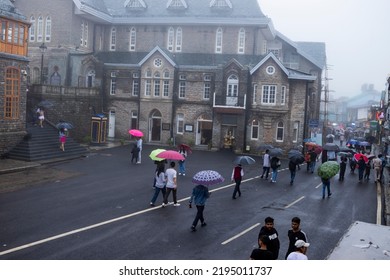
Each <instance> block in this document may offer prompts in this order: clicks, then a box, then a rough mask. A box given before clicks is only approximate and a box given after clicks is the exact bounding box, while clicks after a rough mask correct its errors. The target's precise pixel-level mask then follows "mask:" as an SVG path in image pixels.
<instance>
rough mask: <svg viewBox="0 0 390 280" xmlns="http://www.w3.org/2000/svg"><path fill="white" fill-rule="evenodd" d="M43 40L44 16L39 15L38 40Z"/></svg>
mask: <svg viewBox="0 0 390 280" xmlns="http://www.w3.org/2000/svg"><path fill="white" fill-rule="evenodd" d="M42 41H43V18H42V16H39V17H38V25H37V42H42Z"/></svg>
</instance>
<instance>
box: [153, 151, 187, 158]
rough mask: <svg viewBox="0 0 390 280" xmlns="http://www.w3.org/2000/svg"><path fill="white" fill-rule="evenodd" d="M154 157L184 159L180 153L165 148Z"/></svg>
mask: <svg viewBox="0 0 390 280" xmlns="http://www.w3.org/2000/svg"><path fill="white" fill-rule="evenodd" d="M156 157H158V158H163V159H170V160H185V157H184V156H183V155H182V154H181V153H179V152H176V151H173V150H166V151H163V152H161V153H158V154H157V155H156Z"/></svg>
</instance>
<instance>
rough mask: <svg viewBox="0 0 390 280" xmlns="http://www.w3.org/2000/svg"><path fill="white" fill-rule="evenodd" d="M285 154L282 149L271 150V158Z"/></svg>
mask: <svg viewBox="0 0 390 280" xmlns="http://www.w3.org/2000/svg"><path fill="white" fill-rule="evenodd" d="M282 154H283V150H282V149H281V148H273V149H270V150H269V155H270V156H271V157H276V156H281V155H282Z"/></svg>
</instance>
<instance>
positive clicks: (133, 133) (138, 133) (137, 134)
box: [129, 129, 144, 137]
mask: <svg viewBox="0 0 390 280" xmlns="http://www.w3.org/2000/svg"><path fill="white" fill-rule="evenodd" d="M129 134H130V135H131V136H134V137H142V136H144V133H143V132H142V131H141V130H138V129H130V130H129Z"/></svg>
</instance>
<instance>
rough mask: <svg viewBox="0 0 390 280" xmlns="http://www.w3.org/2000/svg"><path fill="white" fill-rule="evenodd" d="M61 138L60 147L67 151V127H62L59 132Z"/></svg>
mask: <svg viewBox="0 0 390 280" xmlns="http://www.w3.org/2000/svg"><path fill="white" fill-rule="evenodd" d="M59 138H60V149H61V150H62V151H63V152H65V143H66V128H63V127H61V128H60V132H59Z"/></svg>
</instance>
